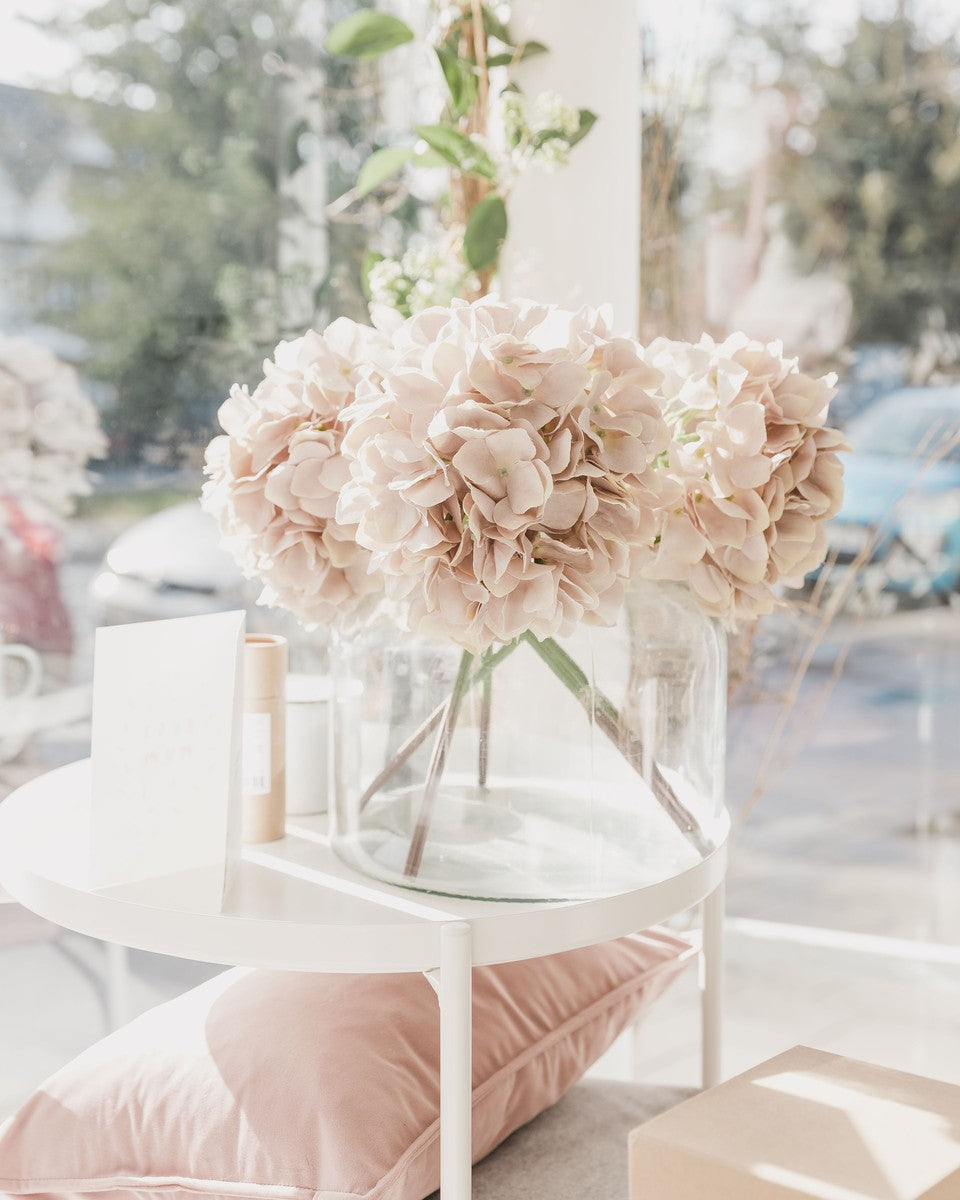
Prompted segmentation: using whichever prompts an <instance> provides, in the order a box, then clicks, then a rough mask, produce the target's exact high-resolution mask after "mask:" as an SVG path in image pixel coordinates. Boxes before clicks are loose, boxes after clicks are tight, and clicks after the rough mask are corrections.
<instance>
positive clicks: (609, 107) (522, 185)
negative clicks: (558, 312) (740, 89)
mask: <svg viewBox="0 0 960 1200" xmlns="http://www.w3.org/2000/svg"><path fill="white" fill-rule="evenodd" d="M510 26H511V30H512V31H513V34H514V36H515V37H518V38H519V37H523V38H525V39H530V40H533V41H540V42H543V43H544V44H545V45H546V46H547V47H548V50H549V52H548V53H547V54H542V55H538V56H537V57H535V58H531V59H530V60H529V62H526V63H524V64H523V65H522V66H521V67H520V68H519V69H518V71H517V82H518V83H519V84H520V86H521V87H522V88H523V90H524V92H525V93H526V95H527V96H528V97H529V98H531V99H533V98H535V97H536V96H537V95H538V94H539V93H540V92H545V91H555V92H559V94H560V95H561V96H562V97H563V99H564V100H566V101H567V102H568V103H569V104H572V105H574V106H575V107H577V108H589V109H590V110H591V111H593V112H595V113H596V114H597V115H598V117H599V120H598V121H597V123H596V125H594V127H593V129H592V130H591V131H590V133H589V134H588V135H587V136H586V137H585V138H584V140H583V141H582V142H581V143H580V144H579V145H578V146H575V147H574V149H573V151H572V153H571V156H570V163H569V165H568V166H566V167H562V168H560V169H559V170H557V171H554V172H547V171H544V170H542V169H540V168H537V167H530V168H528V170H527V171H526V172H525V173H524V174H523V175H522V176H521V177H520V179H519V180H518V182H517V186H516V188H515V189H514V193H513V195H512V196H511V197H510V201H509V206H508V212H509V221H510V230H509V233H508V236H507V241H506V244H505V246H504V254H503V259H502V262H501V290H502V291H503V293H504V295H506V296H514V297H516V296H528V297H530V298H531V299H534V300H543V301H549V302H551V303H555V304H561V305H563V306H564V307H568V308H575V307H578V306H579V305H581V304H592V305H599V304H611V305H612V306H613V311H614V318H615V329H616V331H617V332H627V333H635V332H636V331H637V329H638V326H639V278H640V16H639V11H638V4H637V0H593V3H591V4H585V3H584V2H583V0H514V3H513V5H512V16H511V21H510Z"/></svg>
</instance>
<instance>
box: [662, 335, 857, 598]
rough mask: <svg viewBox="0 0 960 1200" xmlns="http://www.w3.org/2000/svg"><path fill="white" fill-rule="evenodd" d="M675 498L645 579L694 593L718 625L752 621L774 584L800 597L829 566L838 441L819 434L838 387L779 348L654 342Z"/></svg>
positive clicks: (838, 488)
mask: <svg viewBox="0 0 960 1200" xmlns="http://www.w3.org/2000/svg"><path fill="white" fill-rule="evenodd" d="M646 359H647V362H648V363H650V364H651V365H652V366H654V367H656V368H657V369H658V370H659V371H660V372H661V374H662V377H663V381H662V384H661V393H662V398H663V408H664V415H665V417H666V419H667V423H668V425H669V426H670V429H671V432H672V442H671V445H670V452H669V463H668V466H667V474H668V475H669V477H670V481H671V484H672V486H673V487H674V488H676V489H677V494H676V495H675V496H674V497H672V498H669V500H668V502H667V503H666V504H665V506H664V509H663V511H662V513H661V515H660V518H659V526H658V530H657V538H656V541H655V543H654V546H653V547H652V550H651V552H650V554H649V556H647V557H646V559H645V561H644V562H643V565H642V569H643V573H644V574H645V575H647V576H648V577H650V578H655V579H670V580H680V581H683V582H685V583H687V584H689V586H690V588H691V590H692V591H693V593H694V595H695V596H696V598H697V599H698V600H699V601H700V603H701V604H702V606H703V607H704V608H705V609H706V610H707V611H708V612H711V613H713V614H714V615H717V616H720V617H725V618H733V619H736V618H738V617H748V618H749V617H755V616H758V615H760V614H761V613H764V612H768V611H770V609H771V608H772V607H773V606H774V604H775V602H776V598H777V589H778V587H779V585H781V584H787V585H793V586H799V584H801V583H802V582H803V578H804V576H805V575H806V574H807V573H808V572H810V571H812V570H813V569H815V568H816V567H818V566H819V565H820V564H821V563H822V562H823V560H824V557H825V554H826V534H825V530H824V522H825V521H826V520H827V518H829V517H831V516H833V515H834V514H835V513H836V512H837V510H838V509H839V507H840V501H841V498H842V493H843V468H842V465H841V462H840V458H839V453H838V452H839V451H842V450H844V449H845V448H846V446H845V442H844V439H843V437H842V435H841V434H840V433H839V432H838V431H837V430H835V429H831V428H829V427H828V426H827V425H826V419H827V412H828V407H829V403H830V400H831V398H832V396H833V393H834V386H833V385H834V382H835V381H834V378H833V377H832V376H824V377H823V378H820V379H815V378H813V377H812V376H809V375H805V374H804V373H803V372H801V371H800V370H799V368H798V366H797V363H796V361H795V360H793V359H785V358H784V357H783V354H782V350H781V348H780V346H779V345H778V344H776V343H773V344H770V345H767V346H764V345H761V344H760V343H758V342H751V341H749V340H748V339H747V338H746V337H745V336H743V335H740V334H736V335H733V336H731V337H730V338H728V339H727V340H726V341H725V342H723V343H721V344H717V343H715V342H714V341H713V340H712V339H711V338H709V337H707V336H704V337H703V338H702V339H701V341H700V342H699V343H698V344H696V345H691V344H689V343H685V342H671V341H667V340H666V339H658V340H657V341H656V342H654V343H652V345H651V346H650V347H649V348H648V350H647V352H646Z"/></svg>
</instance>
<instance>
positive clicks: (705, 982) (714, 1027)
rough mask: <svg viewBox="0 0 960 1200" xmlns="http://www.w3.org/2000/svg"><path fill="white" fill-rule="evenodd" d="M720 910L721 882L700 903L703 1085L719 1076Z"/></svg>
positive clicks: (721, 933)
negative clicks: (701, 926) (701, 925)
mask: <svg viewBox="0 0 960 1200" xmlns="http://www.w3.org/2000/svg"><path fill="white" fill-rule="evenodd" d="M723 911H724V885H723V883H722V882H721V883H719V884H718V885H717V887H715V888H714V890H713V891H712V892H711V893H710V895H709V896H707V897H706V899H705V900H704V901H703V904H702V906H701V913H702V923H703V943H702V945H701V948H700V1005H701V1015H702V1023H703V1042H702V1051H703V1058H702V1070H701V1081H702V1086H703V1087H705V1088H710V1087H714V1086H716V1084H718V1083H719V1082H720V1079H721V1072H722V1067H721V1023H722V1020H723Z"/></svg>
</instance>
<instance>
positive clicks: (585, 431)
mask: <svg viewBox="0 0 960 1200" xmlns="http://www.w3.org/2000/svg"><path fill="white" fill-rule="evenodd" d="M392 340H393V354H394V358H393V361H392V363H391V365H390V366H389V367H388V368H387V369H386V370H385V371H384V372H383V375H382V378H379V379H373V378H370V379H366V380H362V381H361V382H360V384H359V386H358V388H357V400H356V403H355V404H354V406H353V407H352V408H350V409H349V410H348V411H347V412H346V413H345V414H344V420H345V423H346V425H347V433H346V435H345V437H344V442H343V448H344V452H345V454H346V455H347V457H348V458H349V459H350V462H351V480H350V482H349V483H348V484H347V486H346V487H345V488H344V490H343V493H342V496H341V501H340V505H339V508H338V510H337V511H338V516H339V519H340V521H341V522H343V523H345V524H351V525H352V524H355V525H356V531H357V539H358V541H359V542H360V544H361V545H362V546H363V547H365V548H366V549H367V550H368V551H369V552H370V553H371V555H372V569H373V570H374V571H376V572H377V573H379V574H381V575H382V576H383V578H384V583H385V587H386V590H387V594H388V596H389V597H390V599H391V600H392V601H394V602H395V604H396V605H397V606H398V608H399V611H400V612H401V613H402V616H403V619H404V620H405V622H406V624H407V625H408V627H410V628H413V629H417V630H424V631H431V632H438V633H442V634H444V635H447V636H450V637H452V638H453V639H454V640H455V641H457V642H458V643H459V644H461V645H462V646H464V647H465V648H467V649H469V650H471V651H474V652H478V651H481V650H483V649H485V648H486V647H488V646H490V645H491V644H492V643H494V642H506V641H510V640H512V639H513V638H515V637H517V636H519V635H520V634H522V633H524V632H525V631H527V630H529V631H532V632H533V634H534V635H536V636H537V637H539V638H544V637H550V636H553V635H554V634H557V633H568V632H570V631H571V630H572V629H573V627H574V626H575V625H576V624H577V623H579V622H580V621H586V622H592V623H597V624H611V623H613V622H614V621H615V620H616V619H617V616H618V614H619V611H620V606H621V602H622V598H623V593H624V589H625V585H626V582H627V580H628V579H629V577H630V574H631V569H632V566H633V563H634V559H635V556H636V555H637V554H638V553H639V552H640V549H641V548H642V547H643V546H644V545H646V544H649V542H650V541H651V539H652V538H653V536H654V534H655V527H656V521H657V517H656V509H657V505H658V504H659V502H660V501H659V491H660V488H659V477H658V473H657V471H656V469H655V461H656V459H657V457H658V456H659V455H661V454H662V453H663V452H664V450H665V449H666V447H667V444H668V432H667V428H666V425H665V423H664V420H663V417H662V414H661V411H660V405H659V403H658V401H657V399H656V398H655V395H654V392H655V390H656V387H657V384H658V383H659V374H658V372H657V371H656V370H654V369H653V368H651V366H650V365H649V364H647V363H646V362H645V361H644V358H643V355H642V351H641V350H640V348H639V347H638V346H637V345H636V344H635V343H634V342H632V341H629V340H627V339H617V338H611V337H610V336H609V333H608V330H607V326H606V322H605V319H604V318H603V317H602V316H601V315H599V314H597V313H594V312H591V311H589V310H584V311H582V312H580V313H575V314H573V313H564V312H561V311H560V310H557V309H553V308H547V307H543V306H538V305H533V304H530V303H529V302H511V303H508V302H504V301H496V300H490V299H486V300H482V301H477V302H475V303H473V304H467V303H465V302H462V301H455V302H454V303H453V305H452V306H451V307H449V308H433V309H428V310H426V311H424V312H423V313H421V314H419V315H417V316H415V317H412V318H410V319H409V320H408V321H406V322H404V323H403V324H402V325H401V326H400V327H399V328H398V329H396V330H395V331H394V335H393V339H392Z"/></svg>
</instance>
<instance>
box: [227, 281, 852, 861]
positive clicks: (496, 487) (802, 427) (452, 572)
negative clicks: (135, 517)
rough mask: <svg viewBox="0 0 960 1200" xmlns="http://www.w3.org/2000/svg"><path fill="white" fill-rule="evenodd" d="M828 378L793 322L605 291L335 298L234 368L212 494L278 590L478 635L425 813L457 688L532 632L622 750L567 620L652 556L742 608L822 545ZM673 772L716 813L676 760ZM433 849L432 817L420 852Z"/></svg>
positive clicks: (322, 613) (830, 448) (837, 443)
mask: <svg viewBox="0 0 960 1200" xmlns="http://www.w3.org/2000/svg"><path fill="white" fill-rule="evenodd" d="M833 382H834V381H833V379H832V378H831V377H829V376H828V377H824V378H821V379H815V378H812V377H811V376H809V375H806V374H804V373H803V372H802V371H800V369H799V368H798V365H797V363H796V362H795V361H794V360H791V359H786V358H784V356H783V353H782V350H781V348H780V347H779V346H778V345H775V344H773V345H767V346H764V345H760V344H758V343H755V342H750V341H749V340H747V339H746V338H744V337H742V336H734V337H731V338H729V339H727V341H725V342H723V343H720V344H717V343H715V342H713V341H712V340H711V339H710V338H707V337H704V338H703V339H702V340H701V341H700V342H699V343H698V344H696V345H690V344H687V343H680V342H671V341H667V340H664V339H660V340H658V341H656V342H654V343H653V344H652V345H650V346H648V347H643V346H641V345H640V344H638V343H637V342H636V341H634V340H633V339H631V338H626V337H617V336H614V335H613V333H612V332H611V329H610V325H609V318H608V317H607V316H606V315H605V314H604V313H602V312H597V311H594V310H589V309H583V310H581V311H579V312H575V313H571V312H565V311H562V310H559V309H557V308H553V307H549V306H544V305H538V304H535V303H532V302H529V301H509V302H508V301H503V300H498V299H494V298H489V297H487V298H484V299H482V300H479V301H475V302H473V303H467V302H465V301H454V302H453V303H452V304H451V305H450V306H449V307H437V308H428V309H426V310H425V311H423V312H421V313H418V314H417V315H415V316H413V317H410V318H408V319H407V320H400V319H399V318H395V319H392V320H386V321H385V322H384V327H383V328H379V329H373V328H368V327H365V326H360V325H356V324H354V323H353V322H350V321H347V320H345V319H341V320H338V321H335V322H334V323H333V324H332V325H331V326H330V327H329V328H328V329H327V330H325V331H324V332H323V333H322V334H320V333H315V332H310V333H307V334H306V335H305V336H304V337H302V338H299V339H297V340H296V341H293V342H284V343H281V345H280V346H278V348H277V351H276V354H275V357H274V360H273V361H271V362H268V363H267V364H266V365H265V378H264V380H263V381H262V382H261V383H260V385H259V386H258V387H257V388H256V390H255V391H254V392H253V393H252V394H250V393H248V392H247V390H246V389H245V388H239V387H235V388H234V389H233V391H232V392H231V395H230V398H229V400H227V402H226V403H225V404H224V406H223V408H222V409H221V412H220V420H221V424H222V426H223V428H224V430H225V434H224V435H223V436H221V437H218V438H216V439H215V440H214V441H213V442H212V443H211V445H210V447H209V449H208V453H207V472H208V475H209V480H208V482H207V484H206V486H205V488H204V503H205V505H206V507H207V508H208V510H209V511H210V512H212V513H213V514H214V515H215V516H216V517H217V519H218V521H219V523H220V529H221V531H222V534H223V537H224V541H225V543H226V545H227V546H228V547H229V548H230V549H231V550H232V551H233V553H234V554H235V556H236V558H237V561H238V562H239V563H240V565H241V566H242V567H243V569H244V570H245V572H246V573H247V574H248V575H251V576H259V577H260V578H262V580H263V581H264V584H265V590H264V594H263V601H264V602H265V603H270V604H279V605H282V606H284V607H286V608H289V609H290V610H292V611H293V612H294V613H295V614H296V615H297V616H298V617H299V618H300V619H301V621H303V622H304V623H306V624H314V625H315V624H323V625H328V624H330V623H332V622H335V621H336V622H338V623H339V624H341V625H343V626H346V627H349V626H350V625H351V624H354V625H356V624H357V623H358V622H362V621H364V620H367V619H369V618H370V617H371V616H372V614H373V613H374V612H375V611H376V610H378V609H380V610H386V611H388V612H389V614H390V615H391V617H392V618H393V619H394V620H395V621H396V622H398V623H399V624H400V625H401V626H402V627H403V628H406V629H409V630H411V631H417V632H424V633H429V634H434V635H441V636H443V637H445V638H448V639H450V640H452V641H453V642H455V643H457V644H459V646H461V647H462V651H463V654H462V660H461V667H460V671H459V673H458V676H457V681H456V684H455V686H454V691H453V694H452V696H451V697H450V699H449V700H448V702H447V703H446V704H445V705H444V706H441V708H440V709H438V710H437V712H435V713H434V714H433V716H432V717H431V720H430V721H429V722H427V724H426V725H425V726H424V727H423V729H422V730H421V731H420V732H419V738H420V740H419V741H418V742H416V745H419V744H420V743H421V742H422V741H423V739H424V738H426V737H427V736H428V735H429V734H430V732H431V731H432V730H433V729H434V728H436V727H437V726H440V730H441V732H440V742H439V743H438V745H439V746H440V752H439V753H437V754H435V756H434V764H433V765H432V766H431V778H430V779H428V780H427V783H426V788H425V799H424V813H425V816H426V815H428V813H429V806H430V802H431V795H432V791H433V790H435V787H436V776H437V775H438V773H439V770H440V769H442V760H443V753H442V747H443V745H444V737H449V732H450V730H451V729H452V726H453V723H454V722H455V721H456V717H457V710H458V707H459V703H460V700H461V698H462V696H463V695H464V694H465V693H466V691H468V690H469V689H470V688H472V687H474V686H476V685H477V684H478V683H480V682H482V681H484V680H486V679H489V676H490V674H491V672H492V671H493V670H494V669H495V667H496V665H497V663H498V662H500V661H501V660H502V658H503V657H504V656H505V655H507V654H509V653H510V652H511V651H512V650H513V648H515V647H516V646H517V645H518V644H520V643H521V642H524V643H526V644H529V645H531V646H532V647H533V648H534V649H535V650H536V652H537V653H538V654H539V655H540V656H541V658H542V659H543V660H544V661H545V662H546V663H547V665H548V666H549V667H550V669H551V670H552V671H553V672H554V674H555V675H556V676H557V677H558V678H560V679H561V680H562V682H563V683H564V684H565V685H566V686H567V687H568V688H569V689H570V691H571V692H572V693H573V694H574V695H575V696H576V697H577V699H578V700H579V701H580V702H581V703H582V704H583V705H584V706H585V707H587V708H588V709H589V710H590V712H591V715H592V716H593V718H594V719H595V720H597V721H598V723H599V724H600V726H601V728H603V729H604V730H605V731H606V732H607V733H608V734H609V736H610V737H611V739H613V740H614V741H615V742H617V743H618V744H620V745H622V746H624V749H625V750H628V749H631V747H628V746H625V745H624V739H625V738H627V737H628V736H629V735H627V734H626V733H625V731H624V726H623V723H621V721H620V718H619V714H618V713H617V711H616V709H615V708H614V706H613V705H612V704H611V703H610V702H609V701H608V700H607V699H606V698H605V697H604V696H602V695H598V694H597V693H596V691H595V690H594V689H592V688H591V687H590V684H589V683H588V681H587V678H586V676H585V674H584V673H583V671H582V670H581V668H580V667H579V666H578V664H577V663H575V662H573V661H572V660H571V659H570V657H569V655H568V654H567V653H566V651H565V650H564V649H563V648H562V647H561V646H560V644H559V642H558V641H557V640H556V639H557V638H558V636H561V635H566V634H569V633H570V632H572V630H573V629H574V628H575V627H576V626H577V625H579V624H580V623H586V624H590V625H608V626H609V625H613V624H615V623H616V622H617V620H618V618H619V616H620V612H621V608H622V605H623V601H624V595H625V590H626V587H627V584H628V583H629V581H630V580H631V578H633V577H635V576H638V575H642V576H646V577H649V578H654V579H660V580H672V581H678V582H681V583H683V584H686V585H687V586H688V587H689V588H690V591H691V593H692V594H693V596H694V597H695V598H696V600H697V601H698V602H699V604H700V605H701V606H702V607H703V608H704V609H705V610H706V611H707V612H709V613H710V614H712V615H714V616H716V617H718V618H720V619H722V620H724V621H726V622H728V623H732V622H735V621H737V620H738V619H741V618H754V617H756V616H757V615H759V614H761V613H764V612H767V611H769V610H770V609H772V608H773V606H774V605H775V604H776V603H777V600H778V595H779V593H780V589H781V587H782V585H785V584H786V585H790V584H794V585H796V584H799V583H801V582H802V580H803V578H804V576H805V575H806V574H807V573H808V572H810V571H811V570H812V569H814V568H816V567H817V566H818V565H819V564H820V563H821V562H822V561H823V559H824V557H825V553H826V539H825V536H824V529H823V523H824V521H825V520H826V519H827V518H829V517H831V516H832V515H833V514H834V513H836V511H837V509H838V508H839V505H840V500H841V495H842V469H841V464H840V459H839V456H838V455H839V451H841V450H842V449H843V448H844V444H843V439H842V437H841V436H840V434H839V433H838V432H837V431H836V430H833V429H830V428H829V427H828V426H827V425H826V420H827V413H828V406H829V402H830V399H831V396H832V394H833ZM412 748H413V747H412V746H407V747H405V752H407V753H409V752H412ZM634 749H635V748H634ZM392 765H393V766H395V765H396V763H394V764H392ZM377 782H378V781H375V783H374V785H372V787H371V789H370V790H371V791H372V790H373V786H376V784H377ZM658 795H659V798H660V800H661V802H662V803H663V804H664V806H665V807H666V808H667V809H668V811H670V812H671V815H672V816H673V817H674V819H675V820H676V821H677V823H678V825H680V826H681V827H682V828H684V829H685V832H687V833H688V834H689V835H690V836H691V837H696V833H697V831H696V828H695V823H693V822H692V818H691V817H690V814H689V813H686V812H685V811H684V810H683V809H682V806H680V805H679V801H678V800H677V799H676V797H675V796H674V795H672V794H671V792H670V789H669V787H668V786H667V785H666V783H665V782H664V781H662V780H661V784H660V788H659V793H658ZM421 824H422V825H423V831H424V834H425V823H421ZM420 853H422V841H421V843H420V845H419V847H418V845H417V839H416V838H415V839H414V843H413V845H412V846H411V857H410V860H409V861H408V869H409V870H412V871H413V872H414V873H415V871H416V865H417V863H418V861H419V854H420Z"/></svg>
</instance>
